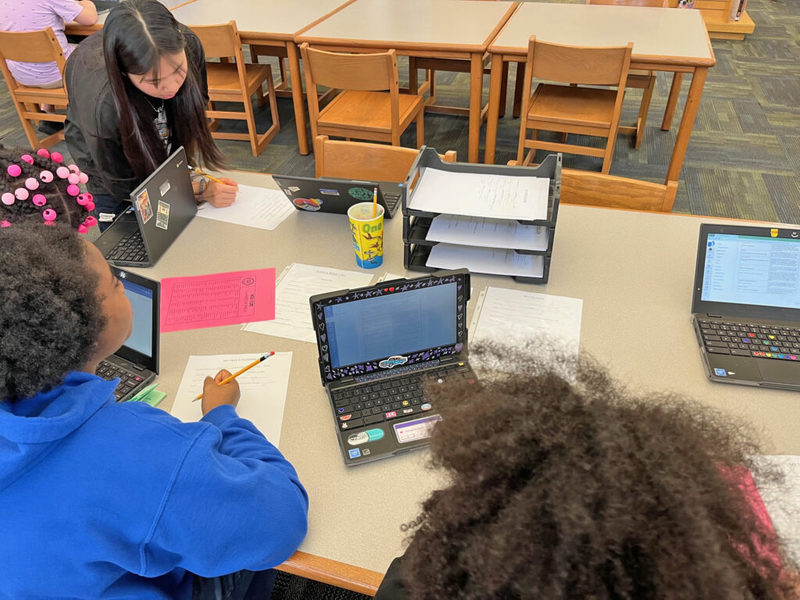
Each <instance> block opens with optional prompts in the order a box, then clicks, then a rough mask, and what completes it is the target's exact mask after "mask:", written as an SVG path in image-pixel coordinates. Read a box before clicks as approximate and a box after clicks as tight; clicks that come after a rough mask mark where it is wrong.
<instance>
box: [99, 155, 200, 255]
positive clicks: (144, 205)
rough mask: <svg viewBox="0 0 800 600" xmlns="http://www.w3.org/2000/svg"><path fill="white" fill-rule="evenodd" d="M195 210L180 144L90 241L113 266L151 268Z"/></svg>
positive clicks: (183, 227) (184, 226) (187, 222)
mask: <svg viewBox="0 0 800 600" xmlns="http://www.w3.org/2000/svg"><path fill="white" fill-rule="evenodd" d="M195 213H197V202H196V200H195V198H194V192H193V191H192V181H191V178H190V175H189V168H188V163H187V161H186V152H184V150H183V146H181V147H180V148H178V149H177V150H176V151H175V152H173V153H172V155H171V156H170V157H169V158H167V160H166V161H164V163H163V164H162V165H161V166H160V167H158V169H156V170H155V172H153V174H152V175H150V177H148V178H147V179H145V180H144V181H143V182H142V183H141V184H140V185H139V187H137V188H136V189H135V190H133V191H132V192H131V207H130V208H129V209H128V210H126V211H125V212H124V213H122V214H121V215H120V216H119V217H117V219H116V220H115V221H114V222H113V223H112V224H111V225H109V227H108V229H106V230H105V231H104V232H103V233H102V234H100V237H98V238H97V239H96V240H95V242H94V243H95V245H96V246H97V247H98V248H99V249H100V252H102V253H103V256H104V257H105V258H106V260H108V261H109V262H111V263H113V264H115V265H117V266H127V267H152V266H153V265H154V264H156V262H158V259H160V258H161V256H162V255H163V254H164V252H166V251H167V248H169V247H170V246H171V245H172V242H174V241H175V239H176V238H177V237H178V236H179V235H180V234H181V232H182V231H183V230H184V229H185V228H186V226H187V225H188V224H189V221H191V220H192V219H193V218H194V215H195Z"/></svg>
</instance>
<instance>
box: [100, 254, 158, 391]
mask: <svg viewBox="0 0 800 600" xmlns="http://www.w3.org/2000/svg"><path fill="white" fill-rule="evenodd" d="M114 275H116V276H117V277H118V278H119V280H120V281H121V282H122V285H123V287H124V288H125V295H126V296H127V297H128V300H129V301H130V303H131V307H132V308H133V327H132V328H131V335H130V337H129V338H128V339H127V340H125V343H124V344H123V346H122V347H121V348H120V349H119V350H117V351H116V352H115V353H114V354H113V355H111V356H109V357H108V358H106V359H105V360H103V361H101V362H100V364H99V365H98V366H97V369H96V371H95V373H96V374H97V375H99V376H100V377H102V378H103V379H109V380H111V379H114V378H116V377H119V380H120V382H119V385H118V386H117V389H116V390H114V396H115V397H116V399H117V402H122V401H124V400H128V399H129V398H132V397H133V396H135V395H136V394H138V393H139V392H140V391H142V389H144V388H145V387H146V386H147V384H149V383H150V382H151V381H152V380H153V379H154V378H155V376H156V374H157V373H158V361H159V358H158V339H159V338H158V333H159V324H158V314H159V307H160V306H161V302H160V284H159V282H158V281H153V280H151V279H147V278H145V277H141V276H139V275H136V274H134V273H130V272H128V271H124V270H122V269H114Z"/></svg>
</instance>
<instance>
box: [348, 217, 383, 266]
mask: <svg viewBox="0 0 800 600" xmlns="http://www.w3.org/2000/svg"><path fill="white" fill-rule="evenodd" d="M377 208H378V210H377V211H376V213H375V216H374V217H373V216H372V210H373V205H372V202H359V203H358V204H353V206H351V207H350V208H348V209H347V218H348V219H350V232H351V233H352V234H353V248H354V249H355V251H356V263H358V266H359V267H362V268H364V269H374V268H375V267H379V266H381V264H383V207H382V206H381V205H380V204H378V205H377Z"/></svg>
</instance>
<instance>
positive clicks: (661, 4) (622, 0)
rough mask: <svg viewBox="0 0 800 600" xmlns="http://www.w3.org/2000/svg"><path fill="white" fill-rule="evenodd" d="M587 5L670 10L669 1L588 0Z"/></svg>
mask: <svg viewBox="0 0 800 600" xmlns="http://www.w3.org/2000/svg"><path fill="white" fill-rule="evenodd" d="M586 4H605V5H613V6H650V7H653V8H669V0H586Z"/></svg>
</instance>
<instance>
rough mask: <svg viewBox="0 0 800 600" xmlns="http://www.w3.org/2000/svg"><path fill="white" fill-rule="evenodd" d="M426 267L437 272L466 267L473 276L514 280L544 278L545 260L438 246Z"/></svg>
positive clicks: (510, 252) (496, 250) (508, 252)
mask: <svg viewBox="0 0 800 600" xmlns="http://www.w3.org/2000/svg"><path fill="white" fill-rule="evenodd" d="M425 264H426V266H428V267H434V268H436V269H460V268H462V267H466V268H467V269H469V270H470V271H472V272H473V273H491V274H493V275H511V276H514V277H543V276H544V256H542V255H533V254H519V253H517V252H514V251H513V250H503V249H501V248H479V247H474V246H455V245H452V244H437V245H436V246H434V247H433V248H431V253H430V255H429V256H428V260H427V261H426V262H425Z"/></svg>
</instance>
